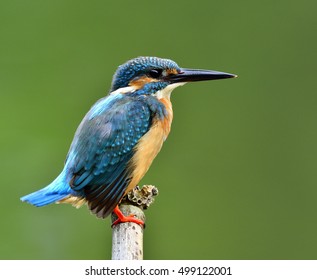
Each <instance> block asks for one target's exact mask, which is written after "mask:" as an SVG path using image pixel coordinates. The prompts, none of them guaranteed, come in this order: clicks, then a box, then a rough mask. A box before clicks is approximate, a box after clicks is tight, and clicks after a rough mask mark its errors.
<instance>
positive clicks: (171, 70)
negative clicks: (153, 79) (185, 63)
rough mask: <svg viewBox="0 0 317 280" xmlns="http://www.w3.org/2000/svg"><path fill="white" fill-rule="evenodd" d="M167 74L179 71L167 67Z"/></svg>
mask: <svg viewBox="0 0 317 280" xmlns="http://www.w3.org/2000/svg"><path fill="white" fill-rule="evenodd" d="M166 72H167V74H168V75H170V74H172V75H175V74H178V71H177V70H176V69H167V70H166Z"/></svg>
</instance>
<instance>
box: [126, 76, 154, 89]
mask: <svg viewBox="0 0 317 280" xmlns="http://www.w3.org/2000/svg"><path fill="white" fill-rule="evenodd" d="M157 81H158V80H156V79H153V78H150V77H147V76H142V77H140V78H138V79H135V80H132V81H131V82H130V83H129V86H131V87H134V88H135V89H141V88H143V86H144V85H145V84H148V83H152V82H157Z"/></svg>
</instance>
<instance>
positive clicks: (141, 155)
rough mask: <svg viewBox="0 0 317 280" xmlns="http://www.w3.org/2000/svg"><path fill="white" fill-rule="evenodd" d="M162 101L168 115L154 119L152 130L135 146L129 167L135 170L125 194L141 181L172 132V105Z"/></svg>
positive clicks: (163, 99) (166, 100) (167, 100)
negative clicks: (160, 118) (161, 118)
mask: <svg viewBox="0 0 317 280" xmlns="http://www.w3.org/2000/svg"><path fill="white" fill-rule="evenodd" d="M160 101H161V102H162V103H163V104H164V106H165V108H166V110H167V113H168V114H167V116H166V117H165V118H164V119H163V120H159V119H154V120H153V124H152V126H151V128H150V130H149V131H148V132H147V133H146V134H145V135H144V136H143V137H142V138H141V139H140V140H139V142H138V144H137V145H136V146H135V148H134V151H135V154H134V155H133V158H132V159H131V161H130V163H129V167H130V168H131V170H133V171H132V180H131V182H130V184H129V185H128V187H127V190H126V192H125V193H128V192H129V191H130V190H131V189H133V188H134V187H135V186H136V185H137V184H138V183H139V182H140V181H141V179H142V178H143V176H144V175H145V173H146V172H147V171H148V169H149V167H150V166H151V164H152V162H153V160H154V158H155V157H156V156H157V154H158V153H159V151H160V150H161V148H162V145H163V142H164V141H165V140H166V138H167V136H168V134H169V132H170V130H171V124H172V119H173V111H172V104H171V102H170V100H169V99H166V98H162V99H160Z"/></svg>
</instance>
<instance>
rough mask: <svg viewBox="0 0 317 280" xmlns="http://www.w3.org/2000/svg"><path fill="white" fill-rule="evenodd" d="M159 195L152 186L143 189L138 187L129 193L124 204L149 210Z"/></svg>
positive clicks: (123, 200) (145, 186) (123, 201)
mask: <svg viewBox="0 0 317 280" xmlns="http://www.w3.org/2000/svg"><path fill="white" fill-rule="evenodd" d="M157 195H158V189H157V188H156V187H155V186H152V185H144V186H143V187H142V188H140V187H139V186H136V187H135V188H134V189H133V190H131V191H130V192H128V193H127V195H126V196H125V197H124V198H123V199H122V201H121V203H122V204H132V205H135V206H138V207H140V208H141V209H144V210H145V209H147V208H148V207H149V206H150V205H151V204H152V203H153V202H154V199H155V196H157Z"/></svg>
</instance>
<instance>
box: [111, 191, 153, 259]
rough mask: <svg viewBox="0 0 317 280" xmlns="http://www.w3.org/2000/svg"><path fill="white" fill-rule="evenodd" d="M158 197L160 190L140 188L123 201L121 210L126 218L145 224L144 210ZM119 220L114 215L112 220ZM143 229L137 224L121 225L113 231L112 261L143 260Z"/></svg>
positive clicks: (120, 206)
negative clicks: (133, 217)
mask: <svg viewBox="0 0 317 280" xmlns="http://www.w3.org/2000/svg"><path fill="white" fill-rule="evenodd" d="M156 195H158V189H157V188H156V187H154V186H151V185H145V186H143V187H142V189H140V188H139V187H138V186H137V187H136V188H135V189H133V190H132V191H130V192H129V193H128V194H127V195H126V196H125V197H124V198H123V199H122V201H121V204H120V205H119V208H120V210H121V211H122V213H123V214H124V215H125V216H129V215H130V214H133V215H135V217H136V218H138V219H141V220H142V221H144V222H145V215H144V212H143V210H144V209H147V208H148V207H149V206H150V205H151V204H152V203H153V201H154V196H156ZM116 219H117V217H116V215H115V214H112V216H111V220H112V222H114V221H115V220H116ZM143 231H144V229H143V227H142V226H140V225H138V224H135V223H130V222H129V223H120V224H117V225H115V226H114V227H113V229H112V260H143Z"/></svg>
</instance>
